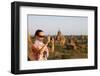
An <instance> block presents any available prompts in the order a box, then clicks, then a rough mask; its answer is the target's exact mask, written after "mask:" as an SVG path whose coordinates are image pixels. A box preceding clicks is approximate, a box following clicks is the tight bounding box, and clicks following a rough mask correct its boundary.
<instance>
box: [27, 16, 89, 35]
mask: <svg viewBox="0 0 100 76" xmlns="http://www.w3.org/2000/svg"><path fill="white" fill-rule="evenodd" d="M37 29H42V30H43V31H44V32H45V34H46V35H48V34H49V35H55V34H56V33H57V31H58V30H59V29H60V31H61V32H62V34H63V35H87V34H88V17H79V16H50V15H47V16H46V15H28V32H30V33H31V34H32V35H34V33H35V31H36V30H37Z"/></svg>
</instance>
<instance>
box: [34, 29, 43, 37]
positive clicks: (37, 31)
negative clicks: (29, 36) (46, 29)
mask: <svg viewBox="0 0 100 76" xmlns="http://www.w3.org/2000/svg"><path fill="white" fill-rule="evenodd" d="M40 32H43V30H40V29H38V30H36V32H35V36H38V35H39V33H40Z"/></svg>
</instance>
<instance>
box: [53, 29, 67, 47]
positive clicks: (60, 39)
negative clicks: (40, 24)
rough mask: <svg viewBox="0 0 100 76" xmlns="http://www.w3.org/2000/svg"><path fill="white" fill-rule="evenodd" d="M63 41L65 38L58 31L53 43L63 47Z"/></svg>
mask: <svg viewBox="0 0 100 76" xmlns="http://www.w3.org/2000/svg"><path fill="white" fill-rule="evenodd" d="M65 41H66V39H65V36H64V35H63V34H62V33H61V31H60V30H58V32H57V35H56V37H55V42H56V43H59V44H60V45H61V46H62V47H63V46H64V44H65Z"/></svg>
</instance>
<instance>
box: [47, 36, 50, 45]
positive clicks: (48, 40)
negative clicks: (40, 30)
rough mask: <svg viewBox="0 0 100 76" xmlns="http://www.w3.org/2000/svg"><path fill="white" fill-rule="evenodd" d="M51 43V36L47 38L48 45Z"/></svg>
mask: <svg viewBox="0 0 100 76" xmlns="http://www.w3.org/2000/svg"><path fill="white" fill-rule="evenodd" d="M48 43H50V36H47V44H48Z"/></svg>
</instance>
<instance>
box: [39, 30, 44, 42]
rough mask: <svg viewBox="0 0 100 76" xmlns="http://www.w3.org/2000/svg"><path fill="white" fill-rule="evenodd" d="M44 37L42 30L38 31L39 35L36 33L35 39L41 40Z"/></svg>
mask: <svg viewBox="0 0 100 76" xmlns="http://www.w3.org/2000/svg"><path fill="white" fill-rule="evenodd" d="M44 37H45V34H44V32H39V35H37V39H38V40H40V41H43V40H44Z"/></svg>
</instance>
